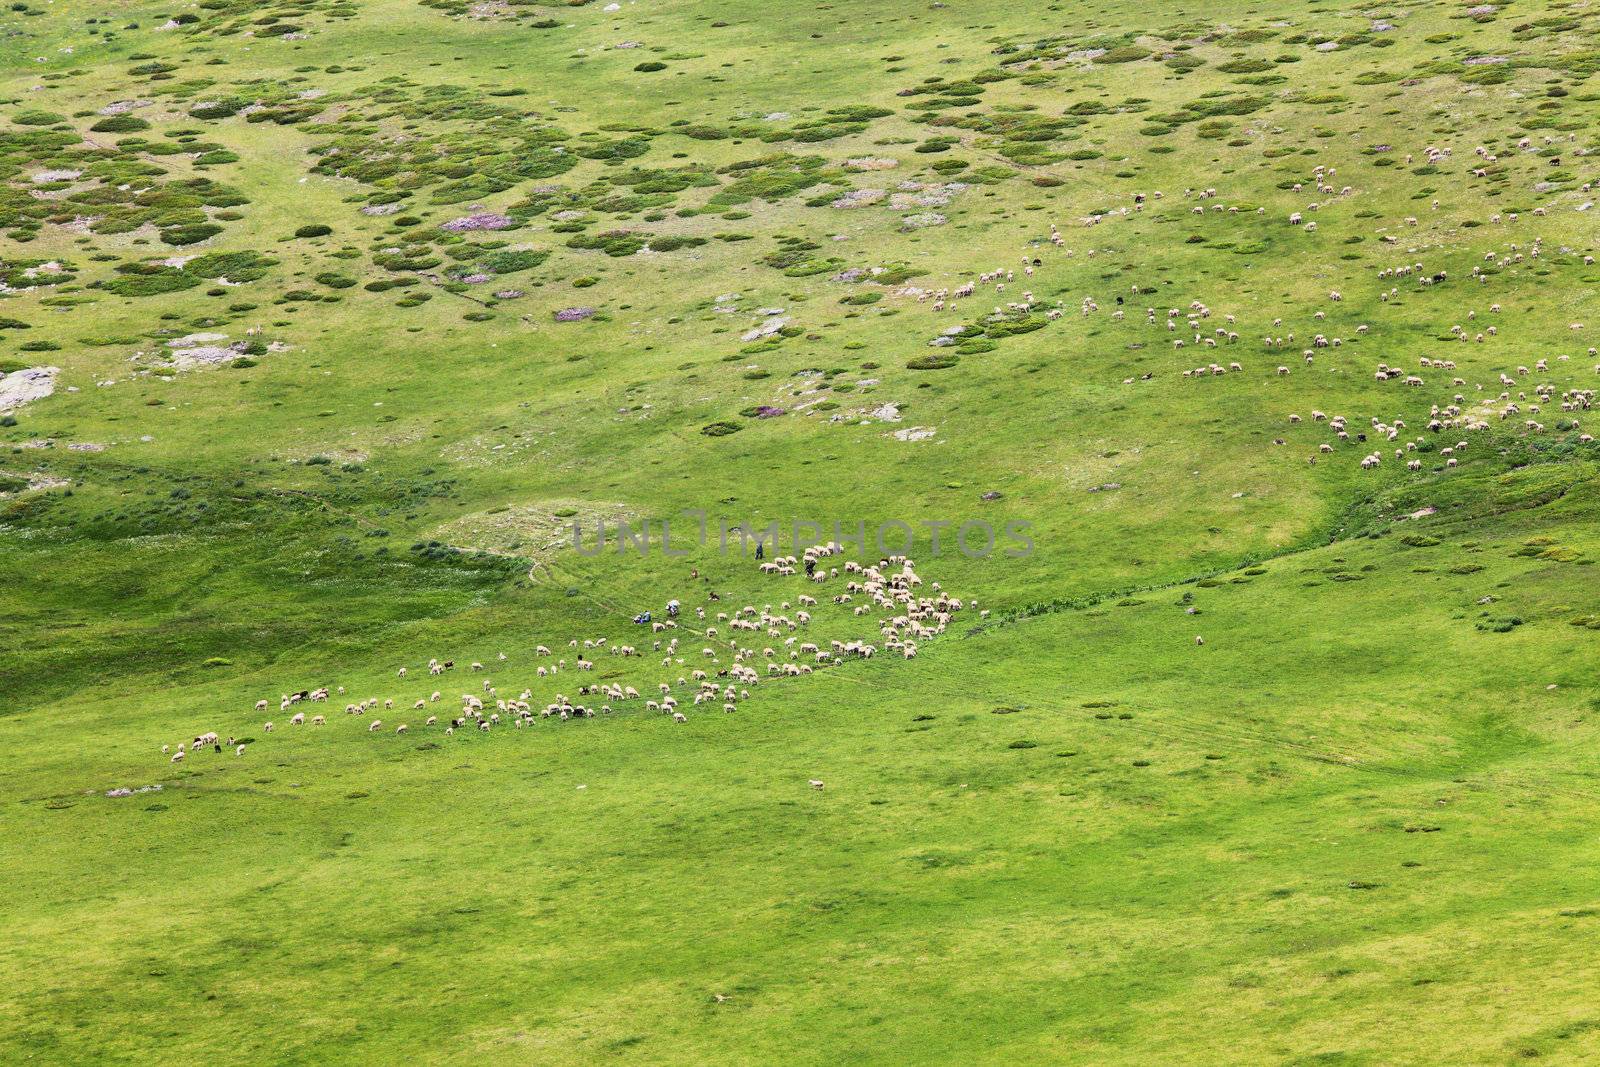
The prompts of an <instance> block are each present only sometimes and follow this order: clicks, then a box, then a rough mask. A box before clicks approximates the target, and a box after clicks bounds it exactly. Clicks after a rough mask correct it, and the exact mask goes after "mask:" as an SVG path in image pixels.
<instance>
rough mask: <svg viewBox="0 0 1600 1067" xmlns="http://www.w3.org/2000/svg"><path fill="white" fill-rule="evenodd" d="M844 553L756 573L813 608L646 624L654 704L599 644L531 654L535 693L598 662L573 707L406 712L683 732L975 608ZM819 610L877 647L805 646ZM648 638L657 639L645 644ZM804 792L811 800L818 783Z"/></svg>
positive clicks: (420, 705) (800, 605)
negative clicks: (863, 623)
mask: <svg viewBox="0 0 1600 1067" xmlns="http://www.w3.org/2000/svg"><path fill="white" fill-rule="evenodd" d="M843 551H844V549H843V547H842V546H841V545H839V544H838V543H837V542H828V543H826V544H818V545H813V546H811V547H810V548H807V549H806V550H805V551H804V552H803V553H802V555H801V556H798V557H796V556H780V557H777V558H776V559H774V560H770V561H766V562H763V563H761V564H760V565H759V570H760V571H761V573H763V574H769V575H773V576H790V575H794V574H797V573H798V571H797V567H798V566H805V568H806V570H807V571H808V572H809V577H808V578H807V579H806V580H807V582H808V583H810V584H811V585H813V586H814V587H815V586H824V585H826V584H827V583H830V582H832V583H836V585H837V586H838V587H842V588H841V591H840V592H838V593H836V594H834V595H832V596H831V597H826V598H825V599H820V600H819V597H818V596H813V595H811V594H808V593H801V594H799V595H797V596H796V597H795V598H794V601H793V603H791V602H790V601H788V600H785V601H782V602H780V603H779V604H778V605H776V607H774V605H772V604H765V605H762V606H761V607H757V606H756V605H754V604H746V605H744V606H742V607H740V608H738V609H737V610H732V611H729V610H719V605H720V603H721V602H720V600H719V598H718V597H717V595H716V594H715V593H711V594H709V599H708V600H707V602H706V603H705V604H703V605H700V606H697V607H695V608H694V610H693V617H694V620H695V622H697V623H702V624H706V625H704V629H702V630H697V629H695V628H694V627H693V625H691V623H690V622H689V620H688V619H683V620H682V622H681V623H680V618H681V616H680V618H668V619H666V620H664V621H655V622H652V623H650V626H651V631H652V645H651V649H650V655H651V656H652V657H654V656H655V655H657V654H659V655H660V657H661V658H660V668H662V669H663V670H664V671H665V672H666V674H667V676H666V677H665V678H662V679H660V680H658V681H654V682H651V683H643V682H641V684H643V685H644V686H645V692H652V693H653V692H655V691H659V695H658V696H654V695H653V696H652V697H651V698H649V699H646V698H645V697H644V696H643V695H642V693H641V691H640V689H639V688H638V687H636V686H635V685H628V684H624V683H623V682H622V681H620V680H617V676H618V675H620V674H621V672H622V671H624V670H626V669H627V668H628V666H629V664H630V661H632V660H634V659H638V660H640V662H641V664H642V663H643V661H644V659H645V653H644V652H642V651H641V650H640V649H639V648H637V647H635V646H634V645H629V644H623V643H621V642H619V641H615V640H612V639H611V638H607V637H595V638H585V639H583V640H581V641H580V640H578V639H576V638H574V639H572V640H571V641H569V642H568V649H569V650H570V655H571V656H572V662H571V664H570V666H569V663H568V660H567V658H566V657H563V656H558V655H557V654H556V653H555V652H553V651H552V650H551V649H550V648H549V647H548V646H546V645H536V646H534V649H533V660H534V670H533V676H534V678H535V679H537V680H538V681H536V682H535V683H534V684H543V685H550V684H552V683H553V682H554V680H555V679H557V678H559V677H560V676H561V675H563V674H571V672H572V671H576V672H578V675H579V677H580V678H587V677H592V676H593V672H594V671H595V670H596V667H597V661H598V660H599V659H600V657H602V656H604V657H610V658H612V659H613V662H614V671H613V673H612V676H611V678H610V680H604V681H587V680H583V681H576V682H575V685H574V688H573V691H574V692H575V694H576V697H575V698H574V697H569V696H567V695H566V694H565V693H563V692H554V693H552V694H551V696H550V698H549V700H548V701H546V702H541V703H538V704H536V702H535V697H534V690H533V688H532V687H530V686H524V687H522V688H520V690H519V691H518V692H517V694H516V695H515V696H506V695H503V694H502V693H501V692H500V688H499V687H497V686H496V685H495V684H494V683H493V682H492V681H491V680H490V679H488V678H484V679H483V681H482V684H481V688H480V689H479V690H478V691H476V692H467V693H462V694H461V706H460V708H459V709H458V710H457V711H456V712H455V713H453V714H451V713H442V712H436V711H434V710H433V709H434V708H435V707H436V706H437V705H439V704H440V702H441V701H443V700H444V694H443V692H442V691H440V690H437V689H434V690H432V691H431V692H429V693H427V694H426V695H423V696H419V697H417V698H416V699H415V700H414V701H413V702H411V704H410V710H411V711H412V712H414V713H417V717H422V722H421V726H422V728H438V727H440V725H441V724H442V726H443V733H444V734H445V735H447V736H448V735H451V734H454V733H455V732H456V731H457V730H464V729H475V730H479V731H482V732H486V733H487V732H489V731H491V730H493V729H494V728H495V727H497V726H500V725H502V724H510V725H511V726H513V727H524V726H528V725H530V724H532V723H533V722H534V720H535V719H539V718H542V719H557V720H563V721H564V720H569V719H582V718H593V717H595V716H596V715H609V714H611V713H612V711H613V707H612V705H613V704H616V705H619V706H622V705H625V704H627V703H628V702H630V701H641V700H642V701H643V706H644V708H645V709H646V710H647V711H651V712H658V713H661V714H665V715H670V716H671V717H672V719H673V721H675V722H680V723H681V722H687V721H688V715H687V714H686V713H685V712H684V711H683V710H682V707H681V705H682V704H683V703H684V702H687V704H688V706H689V707H691V708H693V707H695V706H699V705H702V704H710V705H712V706H715V705H716V704H718V703H720V704H721V706H722V710H723V711H724V712H733V711H737V710H738V708H739V704H740V702H742V701H745V700H748V699H750V693H751V690H752V689H753V688H755V687H757V686H759V685H760V684H761V682H762V680H763V678H788V677H802V676H805V675H808V674H811V673H812V672H813V671H814V670H817V669H820V668H827V667H831V666H837V665H838V664H840V663H843V662H845V661H847V660H850V659H871V658H872V657H873V656H875V655H877V654H879V653H880V652H882V653H884V654H893V655H898V656H900V657H902V658H904V659H915V658H916V655H917V648H918V643H919V642H921V641H925V640H928V639H930V638H933V637H935V636H937V635H938V634H940V633H943V632H944V631H945V629H946V627H948V626H949V625H950V623H951V622H952V621H953V620H954V618H955V616H956V613H957V612H960V611H962V610H964V609H974V608H976V601H970V600H969V601H963V600H961V599H959V598H956V597H952V596H949V595H948V594H947V593H945V592H944V591H943V590H942V589H941V588H940V587H939V583H937V582H933V583H931V584H930V585H929V591H928V592H927V593H921V592H918V590H919V589H920V588H921V586H922V584H923V581H922V578H921V577H920V576H919V575H918V574H917V572H916V570H915V565H914V562H913V561H912V560H911V559H908V558H906V557H905V556H899V555H895V556H889V557H887V558H884V559H880V560H879V561H878V562H877V563H876V564H867V565H863V564H861V563H858V562H856V561H854V560H844V561H842V562H841V563H840V565H837V566H828V565H827V562H826V561H827V560H828V559H829V557H835V556H840V555H842V553H843ZM823 603H828V604H830V605H834V606H837V607H840V608H848V614H847V615H845V614H843V613H842V612H841V613H840V614H841V618H844V619H849V620H858V619H861V618H863V617H865V616H869V615H875V614H876V615H877V616H878V617H877V619H876V622H877V636H876V637H874V638H861V637H857V638H850V639H831V640H823V639H822V638H820V637H819V638H817V639H816V640H806V639H805V631H806V629H807V628H808V627H810V626H811V625H812V624H813V622H814V621H815V620H814V616H813V613H814V612H816V611H819V610H820V609H821V605H822V604H823ZM985 614H986V613H985ZM657 634H659V635H660V636H659V637H657V636H655V635H657ZM687 635H693V636H694V637H699V638H700V639H701V644H702V647H701V650H700V656H699V657H698V660H697V661H696V663H695V665H693V666H691V665H690V661H689V660H688V658H687V657H686V652H687V649H686V648H685V647H683V645H682V642H683V641H684V640H692V639H693V638H692V637H690V636H687ZM763 638H765V639H766V640H765V641H763V640H762V639H763ZM506 662H508V658H507V656H506V654H505V653H503V652H502V653H497V658H496V663H497V664H500V663H506ZM757 664H764V665H765V668H766V669H765V671H764V672H763V671H761V670H758V669H757V666H756V665H757ZM455 667H456V664H455V661H454V660H453V659H447V660H440V659H438V658H432V659H429V660H428V662H427V664H426V668H427V671H428V675H429V677H430V678H434V677H438V676H440V675H443V674H446V673H448V672H450V671H453V670H454V669H455ZM469 669H470V670H471V671H472V672H474V673H481V672H483V671H485V670H486V667H485V665H484V664H483V663H481V662H472V663H471V664H470V668H469ZM395 673H396V677H397V678H398V679H405V678H406V677H407V676H408V674H409V668H407V667H400V668H398V669H397V671H396V672H395ZM344 694H345V687H344V686H342V685H341V686H329V685H324V686H320V687H318V688H314V689H300V690H296V691H294V692H291V693H285V694H283V695H281V696H280V697H279V698H278V700H277V705H278V711H279V713H280V714H284V715H287V716H288V718H287V720H286V721H287V723H288V725H289V726H290V727H291V728H294V727H305V726H311V727H320V726H326V725H327V723H328V716H327V714H325V713H319V712H316V711H314V710H311V709H314V708H316V707H318V706H319V705H327V704H329V703H330V702H331V701H332V700H333V698H334V697H335V696H336V695H338V696H343V695H344ZM402 704H403V702H402ZM271 707H272V701H270V700H266V699H263V700H259V701H257V702H256V705H255V710H256V711H257V712H267V711H270V710H271ZM396 707H397V704H396V701H395V699H394V698H392V697H389V698H382V699H380V698H378V697H366V698H364V699H362V700H359V701H352V702H349V703H346V704H345V706H344V714H345V715H346V716H350V717H353V718H356V719H357V720H358V721H361V722H363V723H365V727H366V730H367V732H368V733H377V732H380V731H392V732H393V733H395V734H405V733H408V732H409V731H410V730H411V725H410V724H409V723H406V722H398V723H395V724H394V726H392V727H389V726H386V724H385V722H384V720H383V719H382V718H379V717H377V716H376V715H374V716H372V717H368V716H369V713H383V712H390V711H394V710H395V709H396ZM423 716H425V717H423ZM276 728H277V723H276V722H274V721H267V722H265V723H263V724H262V727H261V729H262V732H263V734H270V733H272V732H273V731H274V730H275V729H276ZM248 744H249V743H248V742H244V741H241V740H240V739H239V738H237V737H229V738H228V739H227V741H226V742H224V741H223V740H222V738H221V736H220V734H218V733H217V732H216V731H208V732H205V733H200V734H196V735H195V736H194V737H193V738H192V740H188V741H182V742H179V743H178V744H177V745H176V746H175V747H174V746H173V745H170V744H167V745H162V746H161V751H162V753H163V754H168V755H169V756H170V760H171V762H173V763H181V762H183V760H185V759H186V758H188V757H189V756H191V755H195V754H198V753H201V752H204V751H205V750H207V749H210V750H212V751H213V752H217V753H220V752H222V751H223V748H224V745H226V747H227V748H229V749H231V750H232V751H233V752H234V753H235V755H237V756H243V755H244V754H245V752H246V751H247V749H248ZM812 784H813V786H815V787H816V788H821V785H820V783H817V782H813V783H812Z"/></svg>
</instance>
